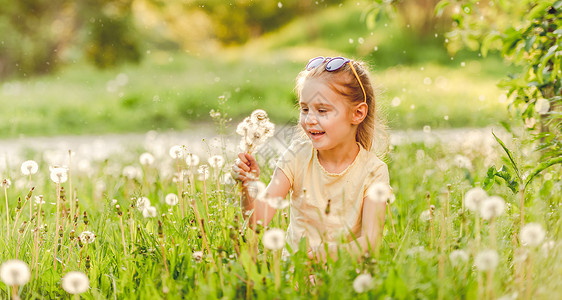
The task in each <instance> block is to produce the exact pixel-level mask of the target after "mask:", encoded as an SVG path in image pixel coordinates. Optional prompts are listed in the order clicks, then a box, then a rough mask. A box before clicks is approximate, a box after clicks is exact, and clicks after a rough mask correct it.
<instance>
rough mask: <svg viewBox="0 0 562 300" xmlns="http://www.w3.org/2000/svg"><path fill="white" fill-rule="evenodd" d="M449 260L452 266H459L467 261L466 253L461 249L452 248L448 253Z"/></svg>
mask: <svg viewBox="0 0 562 300" xmlns="http://www.w3.org/2000/svg"><path fill="white" fill-rule="evenodd" d="M449 260H451V264H452V265H453V266H461V265H463V264H465V263H466V262H467V261H468V254H467V253H466V251H464V250H461V249H457V250H453V251H452V252H451V254H449Z"/></svg>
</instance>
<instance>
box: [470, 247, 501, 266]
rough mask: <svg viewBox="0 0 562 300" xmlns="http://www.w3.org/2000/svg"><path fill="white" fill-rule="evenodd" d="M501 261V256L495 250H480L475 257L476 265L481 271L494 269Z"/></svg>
mask: <svg viewBox="0 0 562 300" xmlns="http://www.w3.org/2000/svg"><path fill="white" fill-rule="evenodd" d="M498 263H499V256H498V253H497V252H496V251H495V250H491V249H487V250H483V251H480V252H479V253H478V254H477V255H476V257H475V258H474V265H475V266H476V268H477V269H478V270H480V271H492V270H494V269H495V268H496V267H497V266H498Z"/></svg>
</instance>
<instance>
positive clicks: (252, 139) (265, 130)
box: [236, 109, 275, 153]
mask: <svg viewBox="0 0 562 300" xmlns="http://www.w3.org/2000/svg"><path fill="white" fill-rule="evenodd" d="M274 132H275V125H274V124H273V123H271V122H270V121H269V118H268V116H267V113H266V112H265V111H264V110H262V109H257V110H255V111H253V112H252V114H251V115H250V116H249V117H246V118H245V119H244V120H243V121H242V122H241V123H240V124H238V127H237V128H236V133H238V134H239V135H241V136H242V140H241V141H240V150H241V151H243V152H248V153H252V151H253V150H255V149H256V148H257V147H259V146H260V145H262V144H263V143H264V142H265V141H266V140H267V139H268V138H270V137H272V136H273V134H274Z"/></svg>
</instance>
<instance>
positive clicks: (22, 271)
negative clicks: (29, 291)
mask: <svg viewBox="0 0 562 300" xmlns="http://www.w3.org/2000/svg"><path fill="white" fill-rule="evenodd" d="M0 278H1V279H2V281H3V282H4V283H5V284H6V285H8V286H22V285H25V284H26V283H27V282H28V281H29V279H30V278H31V273H30V272H29V267H28V266H27V264H26V263H24V262H23V261H21V260H18V259H12V260H8V261H6V262H4V263H3V264H2V266H1V267H0Z"/></svg>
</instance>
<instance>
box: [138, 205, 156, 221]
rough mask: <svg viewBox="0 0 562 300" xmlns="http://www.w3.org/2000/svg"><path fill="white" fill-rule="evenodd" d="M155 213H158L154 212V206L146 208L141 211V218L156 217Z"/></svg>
mask: <svg viewBox="0 0 562 300" xmlns="http://www.w3.org/2000/svg"><path fill="white" fill-rule="evenodd" d="M157 213H158V212H157V211H156V207H154V206H148V207H145V208H144V209H143V210H142V216H143V217H145V218H154V217H156V214H157Z"/></svg>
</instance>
